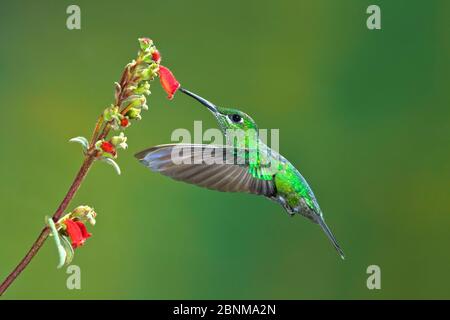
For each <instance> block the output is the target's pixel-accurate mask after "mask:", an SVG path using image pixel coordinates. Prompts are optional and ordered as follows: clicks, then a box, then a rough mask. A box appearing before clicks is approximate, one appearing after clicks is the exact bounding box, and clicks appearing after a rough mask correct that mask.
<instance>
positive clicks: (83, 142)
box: [69, 137, 89, 151]
mask: <svg viewBox="0 0 450 320" xmlns="http://www.w3.org/2000/svg"><path fill="white" fill-rule="evenodd" d="M69 142H77V143H79V144H81V146H82V147H83V150H84V151H87V149H88V148H89V142H88V141H87V139H86V138H85V137H76V138H72V139H70V140H69Z"/></svg>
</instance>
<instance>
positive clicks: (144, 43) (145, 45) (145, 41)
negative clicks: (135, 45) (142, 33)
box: [138, 38, 153, 51]
mask: <svg viewBox="0 0 450 320" xmlns="http://www.w3.org/2000/svg"><path fill="white" fill-rule="evenodd" d="M138 40H139V45H140V46H141V49H142V50H143V51H146V50H148V49H149V48H150V47H151V46H152V45H153V41H152V39H150V38H139V39H138Z"/></svg>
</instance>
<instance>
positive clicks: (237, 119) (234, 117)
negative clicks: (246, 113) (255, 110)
mask: <svg viewBox="0 0 450 320" xmlns="http://www.w3.org/2000/svg"><path fill="white" fill-rule="evenodd" d="M230 119H231V121H233V122H235V123H239V122H241V121H242V117H241V116H240V115H238V114H232V115H230Z"/></svg>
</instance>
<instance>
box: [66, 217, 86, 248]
mask: <svg viewBox="0 0 450 320" xmlns="http://www.w3.org/2000/svg"><path fill="white" fill-rule="evenodd" d="M64 224H65V225H66V231H67V234H68V235H69V237H70V240H71V241H72V247H73V248H74V249H76V248H78V247H79V246H82V245H83V244H84V242H85V241H86V239H87V238H89V237H90V236H91V234H90V233H89V232H88V231H87V229H86V226H85V225H84V223H83V222H81V221H73V220H71V219H67V220H66V221H64Z"/></svg>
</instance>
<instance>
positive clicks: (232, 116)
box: [180, 88, 258, 135]
mask: <svg viewBox="0 0 450 320" xmlns="http://www.w3.org/2000/svg"><path fill="white" fill-rule="evenodd" d="M180 91H181V92H183V93H185V94H187V95H188V96H190V97H192V98H194V99H195V100H197V101H199V102H200V103H201V104H203V105H204V106H205V107H207V108H208V109H209V110H210V111H211V112H212V114H213V115H214V117H215V118H216V119H217V122H218V123H219V127H220V129H221V130H222V132H223V133H224V134H225V135H226V134H227V130H242V131H244V132H247V131H250V130H251V131H252V132H257V131H258V126H257V124H256V123H255V121H254V120H253V119H252V118H251V117H250V116H249V115H248V114H246V113H244V112H242V111H240V110H237V109H232V108H223V107H219V106H216V105H214V104H213V103H212V102H209V101H208V100H206V99H204V98H202V97H200V96H198V95H196V94H195V93H192V92H190V91H188V90H186V89H184V88H180Z"/></svg>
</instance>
